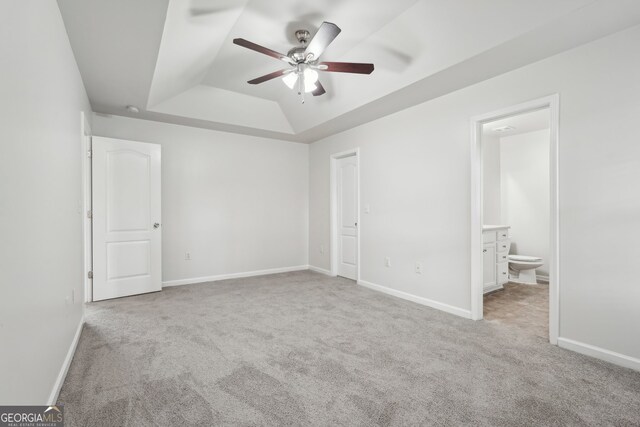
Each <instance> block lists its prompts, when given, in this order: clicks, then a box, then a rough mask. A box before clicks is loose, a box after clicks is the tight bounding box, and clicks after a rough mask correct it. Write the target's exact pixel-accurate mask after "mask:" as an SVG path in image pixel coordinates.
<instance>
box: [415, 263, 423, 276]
mask: <svg viewBox="0 0 640 427" xmlns="http://www.w3.org/2000/svg"><path fill="white" fill-rule="evenodd" d="M416 274H422V263H421V262H416Z"/></svg>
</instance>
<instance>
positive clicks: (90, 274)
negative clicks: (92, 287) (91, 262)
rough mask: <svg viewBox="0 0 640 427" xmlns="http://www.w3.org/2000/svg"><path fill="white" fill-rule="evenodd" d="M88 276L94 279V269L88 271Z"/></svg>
mask: <svg viewBox="0 0 640 427" xmlns="http://www.w3.org/2000/svg"><path fill="white" fill-rule="evenodd" d="M87 277H88V278H89V279H93V271H90V272H88V273H87Z"/></svg>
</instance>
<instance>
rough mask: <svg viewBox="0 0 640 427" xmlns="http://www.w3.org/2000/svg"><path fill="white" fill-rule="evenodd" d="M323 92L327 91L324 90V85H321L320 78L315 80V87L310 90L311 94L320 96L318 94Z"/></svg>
mask: <svg viewBox="0 0 640 427" xmlns="http://www.w3.org/2000/svg"><path fill="white" fill-rule="evenodd" d="M325 93H327V91H326V90H324V86H322V83H320V80H318V81H317V82H316V89H315V90H314V91H313V92H311V94H312V95H313V96H320V95H324V94H325Z"/></svg>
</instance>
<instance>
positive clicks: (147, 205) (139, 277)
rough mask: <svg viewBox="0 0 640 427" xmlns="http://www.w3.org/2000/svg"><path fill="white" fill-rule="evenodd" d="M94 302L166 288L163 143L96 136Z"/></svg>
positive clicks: (94, 143) (93, 149) (94, 170)
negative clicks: (162, 221) (161, 200)
mask: <svg viewBox="0 0 640 427" xmlns="http://www.w3.org/2000/svg"><path fill="white" fill-rule="evenodd" d="M92 169H93V179H92V185H93V207H92V210H93V300H94V301H99V300H103V299H108V298H117V297H123V296H127V295H135V294H142V293H146V292H154V291H159V290H161V289H162V277H161V276H162V269H161V235H162V234H161V229H160V225H161V221H160V146H159V145H157V144H147V143H142V142H133V141H124V140H118V139H111V138H101V137H93V147H92Z"/></svg>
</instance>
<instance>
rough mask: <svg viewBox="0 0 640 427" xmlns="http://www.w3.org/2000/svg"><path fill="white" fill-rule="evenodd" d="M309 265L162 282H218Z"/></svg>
mask: <svg viewBox="0 0 640 427" xmlns="http://www.w3.org/2000/svg"><path fill="white" fill-rule="evenodd" d="M308 269H309V266H308V265H298V266H295V267H281V268H269V269H266V270H255V271H245V272H242V273H230V274H218V275H216V276H205V277H193V278H191V279H178V280H168V281H166V282H162V287H163V288H165V287H171V286H182V285H192V284H195V283H204V282H217V281H219V280H227V279H239V278H242V277H253V276H264V275H267V274H277V273H289V272H291V271H301V270H308Z"/></svg>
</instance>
